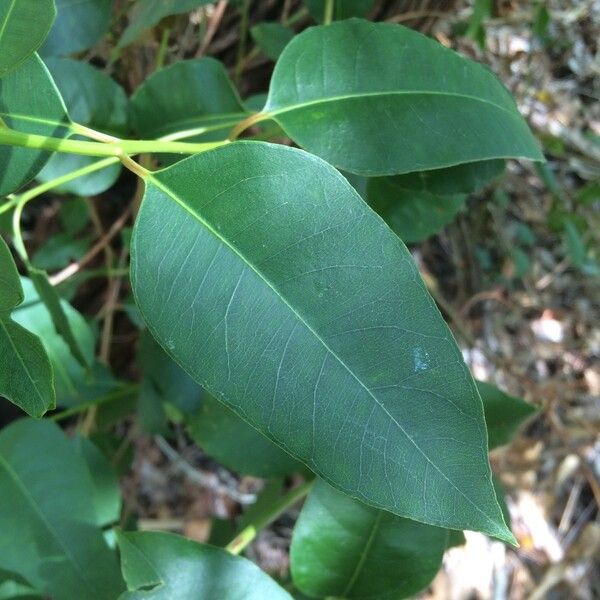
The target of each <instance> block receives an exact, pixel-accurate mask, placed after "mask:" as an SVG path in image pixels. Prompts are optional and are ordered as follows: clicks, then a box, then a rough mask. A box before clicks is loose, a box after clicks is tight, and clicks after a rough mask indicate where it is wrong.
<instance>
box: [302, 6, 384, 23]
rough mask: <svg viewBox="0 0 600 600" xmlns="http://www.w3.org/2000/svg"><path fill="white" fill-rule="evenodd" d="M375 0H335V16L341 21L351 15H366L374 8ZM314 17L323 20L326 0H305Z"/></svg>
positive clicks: (316, 19) (319, 21)
mask: <svg viewBox="0 0 600 600" xmlns="http://www.w3.org/2000/svg"><path fill="white" fill-rule="evenodd" d="M374 3H375V2H374V0H334V8H333V17H334V19H336V20H338V21H340V20H342V19H350V18H351V17H364V16H366V14H367V13H368V12H369V11H370V10H371V9H372V8H373V4H374ZM304 4H306V6H307V8H308V10H309V11H310V14H311V15H312V17H313V19H314V20H315V21H317V22H318V23H322V22H323V16H324V15H325V0H304Z"/></svg>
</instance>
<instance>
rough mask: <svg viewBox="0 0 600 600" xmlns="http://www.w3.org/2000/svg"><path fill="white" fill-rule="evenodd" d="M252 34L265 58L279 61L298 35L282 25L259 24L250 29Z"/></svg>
mask: <svg viewBox="0 0 600 600" xmlns="http://www.w3.org/2000/svg"><path fill="white" fill-rule="evenodd" d="M250 34H251V35H252V39H253V40H254V41H255V42H256V45H257V46H258V47H259V48H260V49H261V50H262V51H263V53H264V54H265V56H268V57H269V58H270V59H272V60H277V59H278V58H279V55H280V54H281V53H282V52H283V49H284V48H285V47H286V46H287V45H288V44H289V42H290V41H291V40H292V38H293V37H294V35H295V34H296V33H295V31H294V30H293V29H291V28H290V27H286V26H285V25H282V24H281V23H259V24H258V25H255V26H254V27H252V28H251V29H250ZM263 106H264V104H263ZM260 108H262V106H261V107H260Z"/></svg>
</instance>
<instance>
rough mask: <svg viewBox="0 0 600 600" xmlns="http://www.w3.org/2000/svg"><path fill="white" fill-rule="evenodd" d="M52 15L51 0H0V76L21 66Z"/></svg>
mask: <svg viewBox="0 0 600 600" xmlns="http://www.w3.org/2000/svg"><path fill="white" fill-rule="evenodd" d="M54 17H56V8H55V6H54V0H3V2H2V3H1V4H0V77H4V76H5V75H6V74H7V73H8V72H9V71H11V70H12V69H15V68H17V67H18V66H20V65H21V64H22V63H23V62H25V61H26V60H27V59H28V58H29V57H30V56H31V55H32V54H33V53H34V52H35V51H36V50H37V49H38V48H39V47H40V46H41V45H42V42H43V41H44V40H45V39H46V35H48V31H50V27H52V22H53V21H54Z"/></svg>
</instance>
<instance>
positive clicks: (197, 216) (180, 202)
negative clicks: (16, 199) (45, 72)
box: [147, 149, 498, 530]
mask: <svg viewBox="0 0 600 600" xmlns="http://www.w3.org/2000/svg"><path fill="white" fill-rule="evenodd" d="M290 150H291V149H290ZM340 178H342V179H343V176H342V175H340ZM147 180H149V181H150V182H151V183H153V184H154V185H155V186H156V187H157V188H158V189H159V190H161V191H162V192H164V193H165V194H166V195H167V196H168V197H170V198H172V200H174V201H175V202H176V203H177V204H178V205H179V206H181V207H182V208H183V209H184V210H185V211H186V212H188V213H189V214H190V215H191V216H192V217H193V218H195V219H196V220H197V221H198V222H199V223H200V224H201V225H202V226H204V227H205V228H206V229H207V230H208V231H209V232H210V233H212V234H213V235H214V236H215V237H216V238H217V239H218V240H220V241H221V242H222V243H223V244H225V246H227V247H228V248H229V249H230V250H231V251H232V252H233V253H234V254H235V255H236V256H238V258H239V259H240V260H241V261H242V262H243V264H244V265H246V266H247V267H249V268H250V269H251V270H252V271H253V272H254V273H255V274H256V275H257V276H258V277H259V278H260V279H261V280H262V281H263V282H264V283H265V284H266V285H267V286H268V287H269V288H270V289H271V290H272V291H273V292H274V293H275V294H276V295H277V297H278V298H279V299H280V300H281V302H282V303H283V304H285V305H286V306H287V307H288V308H289V310H290V311H291V312H292V313H293V314H294V315H296V317H297V318H298V320H299V321H300V322H301V323H302V324H303V325H304V326H305V327H306V328H307V329H308V330H309V331H310V332H311V333H312V334H313V335H314V336H315V338H316V339H317V340H319V342H320V343H321V344H322V345H323V347H324V348H325V349H326V350H327V352H328V353H329V354H331V356H333V357H334V358H335V359H336V360H337V361H338V362H339V363H340V365H341V366H342V367H343V368H344V369H345V370H346V371H348V373H349V374H350V375H351V376H352V378H353V379H355V380H356V382H357V383H358V384H359V385H360V386H361V387H362V388H363V389H364V390H365V391H366V392H367V394H368V395H369V396H370V397H371V398H372V399H373V400H374V402H375V403H376V404H377V406H378V407H379V408H380V409H381V410H383V411H384V413H385V414H386V415H387V416H388V418H389V419H391V421H392V422H393V423H394V424H395V425H396V426H397V428H398V429H399V430H400V432H401V433H402V434H403V435H404V436H405V437H406V439H407V440H409V442H410V443H411V444H412V445H413V446H414V447H415V449H416V450H417V452H418V453H419V454H421V456H423V458H424V459H425V460H426V461H427V464H429V465H431V467H433V469H435V471H437V472H438V473H439V474H440V475H441V476H442V477H443V478H444V479H445V480H446V481H447V482H448V483H449V484H450V485H451V487H452V488H454V489H455V490H456V491H457V492H458V493H459V494H460V495H461V496H462V497H463V498H465V500H466V501H467V502H468V503H469V504H470V505H471V506H473V508H475V510H476V511H477V512H479V513H480V514H481V515H483V516H484V517H485V518H486V519H487V520H488V521H489V522H490V523H491V524H492V525H493V529H494V530H497V529H498V527H497V524H496V522H495V520H494V519H493V518H492V517H490V516H489V515H488V514H487V513H486V512H484V511H483V510H482V509H481V508H480V507H479V506H478V505H477V504H476V503H475V502H474V501H473V500H472V499H471V498H469V496H467V495H466V494H465V493H464V492H463V491H462V490H461V489H460V488H459V487H458V486H457V485H456V484H455V483H454V482H453V481H452V480H451V479H450V478H449V477H448V476H447V475H446V474H445V473H444V472H443V471H442V470H441V469H440V467H438V466H437V465H436V464H435V463H434V462H433V461H432V460H431V459H430V458H429V456H428V455H427V454H426V453H425V452H424V451H423V449H422V448H421V447H420V446H419V445H418V444H417V442H416V441H415V440H414V439H413V438H412V437H411V436H410V434H409V433H408V432H407V431H406V430H405V429H404V427H402V425H401V424H400V423H399V422H398V421H397V420H396V419H395V418H394V416H393V415H392V414H391V413H390V412H389V411H388V410H387V408H386V407H385V406H384V405H383V404H382V403H381V402H380V401H379V399H378V398H377V396H375V395H374V394H373V392H372V391H371V390H370V389H369V388H368V387H367V386H366V385H365V384H364V383H363V382H362V381H361V380H360V379H359V377H358V376H357V375H356V374H355V373H354V371H352V369H351V368H350V367H349V366H348V365H347V364H346V363H345V362H344V360H343V359H342V358H341V357H340V356H338V355H337V354H336V353H335V352H334V351H333V350H332V349H331V348H330V347H329V345H328V344H327V342H326V341H325V340H324V339H323V338H322V337H321V336H320V335H319V334H318V333H317V332H316V331H315V330H314V329H313V328H312V327H311V325H310V324H309V323H308V322H307V320H306V319H304V317H303V316H302V315H301V314H300V313H299V312H298V311H297V310H296V309H295V308H294V307H293V306H292V305H290V304H289V303H288V301H287V300H286V299H285V298H284V297H283V296H282V295H281V294H280V293H279V291H278V290H277V289H276V288H275V287H273V285H272V284H271V282H270V281H269V280H268V278H267V277H266V276H264V275H263V274H262V273H261V272H260V271H259V270H257V269H256V268H255V267H254V266H253V265H252V263H250V262H249V261H248V260H247V259H246V258H245V257H244V256H243V255H242V254H241V253H240V252H239V251H238V249H237V248H236V247H235V246H233V245H232V244H231V243H230V242H229V241H228V240H227V239H226V238H224V237H223V236H222V235H221V234H220V233H219V232H218V231H217V230H216V229H214V228H213V227H212V225H211V224H210V223H209V222H207V221H206V220H205V219H204V218H203V217H202V216H201V215H200V214H199V213H197V212H196V211H194V210H193V209H192V208H191V207H190V206H189V205H188V204H187V203H186V202H185V201H184V200H183V199H181V198H180V197H179V196H177V194H175V192H174V191H173V190H171V189H170V188H169V187H167V186H166V185H165V184H163V183H162V182H161V181H160V180H158V179H157V178H156V177H155V176H153V175H152V174H149V175H148V177H147ZM344 181H345V180H344ZM346 183H347V182H346ZM431 524H433V525H436V524H437V525H439V523H431ZM442 525H443V524H442Z"/></svg>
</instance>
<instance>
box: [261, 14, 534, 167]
mask: <svg viewBox="0 0 600 600" xmlns="http://www.w3.org/2000/svg"><path fill="white" fill-rule="evenodd" d="M390 57H394V60H390ZM265 112H266V113H267V114H268V115H269V116H271V117H272V118H274V119H275V120H276V121H277V122H278V123H279V124H280V125H281V126H282V127H283V129H284V130H285V131H286V132H287V134H288V135H289V136H290V137H291V138H292V139H293V140H294V141H295V142H297V143H298V144H299V145H301V146H302V147H304V148H306V149H307V150H309V151H310V152H312V153H314V154H317V155H318V156H321V157H322V158H324V159H326V160H327V161H328V162H330V163H331V164H333V165H335V166H336V167H338V168H341V169H344V170H346V171H350V172H354V173H359V174H363V175H371V176H374V175H394V174H400V173H408V172H412V171H424V170H428V169H439V168H442V167H449V166H453V165H457V164H461V163H467V162H472V161H482V160H489V159H497V158H506V157H521V158H530V159H533V160H543V156H542V154H541V152H540V150H539V148H538V146H537V143H536V142H535V140H534V139H533V136H532V135H531V132H530V131H529V128H528V127H527V124H526V123H525V121H524V120H523V118H522V117H521V115H520V114H519V111H518V110H517V107H516V105H515V102H514V100H513V99H512V97H511V95H510V94H509V93H508V91H507V90H506V89H505V88H504V87H503V86H502V84H501V83H500V82H499V81H498V79H497V78H496V77H495V76H494V75H493V74H492V73H491V72H490V71H489V70H487V69H485V68H484V67H482V66H480V65H478V64H476V63H474V62H472V61H470V60H467V59H465V58H463V57H462V56H460V55H458V54H456V53H455V52H453V51H452V50H449V49H447V48H445V47H443V46H441V45H440V44H439V43H437V42H436V41H434V40H430V39H428V38H426V37H424V36H423V35H421V34H419V33H417V32H415V31H412V30H410V29H407V28H405V27H402V26H400V25H394V24H390V23H370V22H368V21H361V20H357V19H352V20H349V21H341V22H336V23H332V24H331V25H327V26H321V27H311V28H309V29H306V30H305V31H304V32H302V33H301V34H300V35H297V36H296V37H295V38H294V39H293V40H292V41H291V42H290V44H289V45H288V46H287V47H286V48H285V50H284V52H283V54H282V55H281V57H280V59H279V61H278V62H277V65H276V67H275V71H274V73H273V78H272V80H271V86H270V91H269V99H268V102H267V105H266V107H265ZM457 139H460V144H457V143H456V140H457Z"/></svg>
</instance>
